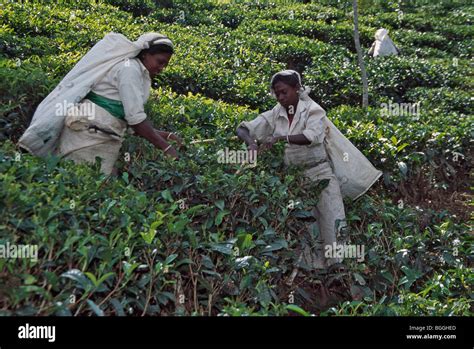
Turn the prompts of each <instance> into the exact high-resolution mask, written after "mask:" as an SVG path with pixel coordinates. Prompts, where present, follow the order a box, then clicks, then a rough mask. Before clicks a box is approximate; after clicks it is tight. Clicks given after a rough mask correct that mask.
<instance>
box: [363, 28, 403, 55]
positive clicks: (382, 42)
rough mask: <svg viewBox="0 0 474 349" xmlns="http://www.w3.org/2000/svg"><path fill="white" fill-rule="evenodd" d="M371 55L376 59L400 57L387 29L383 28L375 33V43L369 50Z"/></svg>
mask: <svg viewBox="0 0 474 349" xmlns="http://www.w3.org/2000/svg"><path fill="white" fill-rule="evenodd" d="M370 54H373V56H374V57H377V56H389V55H398V49H397V47H396V46H395V44H394V43H393V41H392V39H390V37H389V36H388V30H387V29H384V28H381V29H379V30H377V31H376V32H375V42H374V43H373V44H372V47H371V48H370V50H369V55H370Z"/></svg>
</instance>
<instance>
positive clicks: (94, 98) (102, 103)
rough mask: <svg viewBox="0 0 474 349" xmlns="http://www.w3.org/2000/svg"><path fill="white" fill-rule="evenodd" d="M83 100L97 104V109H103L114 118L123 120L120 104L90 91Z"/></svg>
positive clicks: (121, 105)
mask: <svg viewBox="0 0 474 349" xmlns="http://www.w3.org/2000/svg"><path fill="white" fill-rule="evenodd" d="M84 98H87V99H88V100H90V101H91V102H93V103H95V104H97V105H98V106H99V107H102V108H104V109H105V110H107V111H108V112H109V113H110V114H112V115H113V116H115V117H116V118H118V119H121V120H125V110H124V109H123V104H122V102H120V101H116V100H115V99H110V98H106V97H103V96H100V95H98V94H97V93H94V92H92V91H90V92H89V93H88V94H87V96H85V97H84Z"/></svg>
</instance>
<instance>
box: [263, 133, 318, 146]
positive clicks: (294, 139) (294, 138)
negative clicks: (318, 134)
mask: <svg viewBox="0 0 474 349" xmlns="http://www.w3.org/2000/svg"><path fill="white" fill-rule="evenodd" d="M280 141H283V142H286V143H288V141H289V144H296V145H308V144H311V142H310V141H309V140H308V138H306V136H305V135H304V134H299V135H291V136H288V138H287V136H277V137H271V138H270V139H269V140H267V141H266V142H265V143H264V144H263V145H262V150H268V149H270V148H271V147H272V146H273V145H274V144H275V143H276V142H280Z"/></svg>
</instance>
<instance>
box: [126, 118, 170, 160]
mask: <svg viewBox="0 0 474 349" xmlns="http://www.w3.org/2000/svg"><path fill="white" fill-rule="evenodd" d="M131 127H132V129H133V130H134V131H135V133H136V134H137V135H139V136H140V137H143V138H145V139H146V140H148V141H149V142H150V143H152V144H153V145H154V146H155V147H157V148H159V149H161V150H163V151H164V152H165V154H166V155H169V156H171V157H173V158H175V159H178V153H177V152H176V149H174V148H173V147H172V146H171V145H170V144H168V142H166V140H165V139H164V138H163V137H162V136H161V135H160V133H159V132H157V131H155V129H154V128H153V125H152V123H151V122H150V121H149V120H148V119H145V120H143V121H142V122H140V123H138V124H136V125H131Z"/></svg>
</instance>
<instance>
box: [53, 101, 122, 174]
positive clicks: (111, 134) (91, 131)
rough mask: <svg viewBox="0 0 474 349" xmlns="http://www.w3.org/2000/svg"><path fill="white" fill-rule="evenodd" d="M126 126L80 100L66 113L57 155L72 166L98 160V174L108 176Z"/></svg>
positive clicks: (93, 105)
mask: <svg viewBox="0 0 474 349" xmlns="http://www.w3.org/2000/svg"><path fill="white" fill-rule="evenodd" d="M126 130H127V123H126V122H125V121H123V120H120V119H118V118H116V117H114V116H113V115H111V114H110V113H109V112H108V111H107V110H105V109H104V108H102V107H100V106H98V105H97V104H95V103H92V102H91V101H89V100H88V99H84V100H83V101H82V102H81V103H79V104H78V105H77V106H75V107H73V108H71V109H70V110H68V113H67V116H66V119H65V122H64V128H63V131H62V132H61V136H60V137H59V141H58V150H57V153H58V154H59V155H60V156H62V157H64V158H65V159H69V160H73V161H74V162H76V163H94V162H95V158H96V157H99V158H101V160H102V161H101V172H102V173H104V174H106V175H110V174H111V173H112V170H113V168H114V164H115V162H116V161H117V158H118V156H119V152H120V148H121V147H122V142H123V139H124V135H125V131H126Z"/></svg>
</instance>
